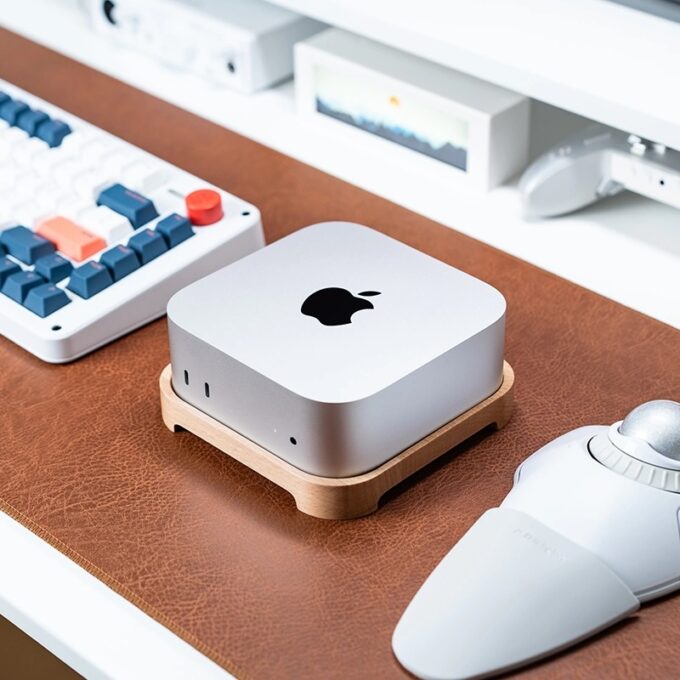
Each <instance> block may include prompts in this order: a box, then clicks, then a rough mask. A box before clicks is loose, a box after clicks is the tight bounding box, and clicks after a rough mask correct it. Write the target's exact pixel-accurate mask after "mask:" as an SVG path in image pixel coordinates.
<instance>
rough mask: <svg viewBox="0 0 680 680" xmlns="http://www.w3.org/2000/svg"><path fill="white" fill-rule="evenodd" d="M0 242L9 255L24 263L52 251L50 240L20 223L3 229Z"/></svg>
mask: <svg viewBox="0 0 680 680" xmlns="http://www.w3.org/2000/svg"><path fill="white" fill-rule="evenodd" d="M0 243H2V245H4V246H5V248H7V252H8V253H9V254H10V255H12V256H13V257H16V258H17V260H21V261H22V262H25V263H26V264H33V263H34V262H35V261H36V260H37V259H38V258H39V257H44V256H45V255H51V254H52V253H53V252H54V244H52V242H50V241H48V240H47V239H46V238H43V237H42V236H39V235H38V234H34V233H33V232H32V231H31V230H30V229H26V227H22V226H21V225H19V226H17V227H12V228H11V229H5V231H3V232H2V233H1V234H0Z"/></svg>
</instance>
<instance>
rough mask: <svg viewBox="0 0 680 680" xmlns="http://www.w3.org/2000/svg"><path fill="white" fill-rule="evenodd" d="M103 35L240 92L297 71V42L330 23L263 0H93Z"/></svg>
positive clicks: (92, 12)
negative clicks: (295, 68) (294, 69)
mask: <svg viewBox="0 0 680 680" xmlns="http://www.w3.org/2000/svg"><path fill="white" fill-rule="evenodd" d="M87 2H88V8H89V13H90V16H91V18H92V25H93V26H94V28H95V30H97V31H98V32H99V33H101V34H102V35H106V36H109V37H111V38H113V39H115V40H117V41H118V42H119V43H120V44H122V45H125V46H126V47H130V48H134V49H136V50H139V51H142V52H145V53H146V54H149V55H151V56H153V57H154V58H156V59H158V60H159V61H162V62H164V63H167V64H170V65H172V66H174V67H176V68H181V69H183V70H185V71H188V72H191V73H194V74H196V75H198V76H201V77H203V78H207V79H208V80H211V81H213V82H215V83H218V84H220V85H225V86H228V87H230V88H233V89H235V90H240V91H241V92H254V91H256V90H261V89H263V88H266V87H269V86H270V85H273V84H275V83H277V82H279V81H281V80H285V79H286V78H290V76H291V75H292V74H293V45H294V44H295V43H296V42H297V41H298V40H303V39H304V38H307V37H309V36H310V35H313V34H314V33H316V32H318V31H320V30H322V29H323V28H325V24H322V23H320V22H318V21H315V20H314V19H309V18H307V17H304V16H301V15H300V14H296V13H295V12H291V11H290V10H287V9H284V8H283V7H278V6H276V5H272V4H270V3H269V2H265V1H264V0H87Z"/></svg>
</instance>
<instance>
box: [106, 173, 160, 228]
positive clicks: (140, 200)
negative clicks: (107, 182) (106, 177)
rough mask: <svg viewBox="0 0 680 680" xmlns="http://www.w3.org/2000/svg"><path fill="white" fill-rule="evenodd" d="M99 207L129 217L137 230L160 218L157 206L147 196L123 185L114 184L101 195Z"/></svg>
mask: <svg viewBox="0 0 680 680" xmlns="http://www.w3.org/2000/svg"><path fill="white" fill-rule="evenodd" d="M97 205H105V206H106V207H107V208H111V210H115V211H116V212H117V213H119V214H121V215H123V216H124V217H127V218H128V220H130V222H131V223H132V226H133V227H134V228H135V229H139V227H143V226H144V225H145V224H146V223H147V222H151V220H153V219H154V218H156V217H158V212H157V211H156V206H155V205H154V204H153V203H152V202H151V201H150V200H149V199H148V198H146V197H145V196H142V195H141V194H138V193H137V192H136V191H132V189H128V188H127V187H124V186H123V185H122V184H114V185H113V186H110V187H109V188H108V189H104V191H102V192H101V193H100V194H99V198H98V199H97Z"/></svg>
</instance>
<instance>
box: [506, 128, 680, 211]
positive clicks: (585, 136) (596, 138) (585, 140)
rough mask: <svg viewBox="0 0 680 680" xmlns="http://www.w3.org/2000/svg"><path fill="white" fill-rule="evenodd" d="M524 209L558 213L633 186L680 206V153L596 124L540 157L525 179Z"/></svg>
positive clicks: (677, 206) (651, 196) (647, 194)
mask: <svg viewBox="0 0 680 680" xmlns="http://www.w3.org/2000/svg"><path fill="white" fill-rule="evenodd" d="M519 188H520V192H521V195H522V200H523V204H524V211H525V213H526V214H527V215H529V216H535V217H554V216H556V215H564V214H566V213H570V212H573V211H574V210H579V209H580V208H583V207H585V206H587V205H590V204H591V203H594V202H595V201H598V200H600V199H601V198H605V197H606V196H613V195H614V194H617V193H619V192H620V191H623V190H624V189H628V190H629V191H634V192H635V193H638V194H641V195H643V196H647V197H648V198H653V199H654V200H656V201H661V202H663V203H667V204H668V205H671V206H673V207H675V208H680V153H679V152H677V151H674V150H672V149H667V148H666V147H665V146H664V145H663V144H656V143H653V142H649V141H647V140H643V139H641V138H640V137H637V136H636V135H628V134H626V133H625V132H620V131H619V130H614V129H613V128H608V127H605V126H604V125H595V126H592V127H590V128H588V129H587V130H585V131H583V132H579V133H577V134H575V135H573V136H572V137H570V138H569V139H566V140H565V141H563V142H562V143H561V144H560V145H559V146H557V147H555V148H554V149H552V150H551V151H549V152H547V153H546V154H544V155H543V156H541V157H539V158H538V159H536V160H535V161H534V162H533V163H532V164H531V165H530V166H529V167H528V168H527V169H526V171H525V172H524V174H523V175H522V179H521V181H520V185H519Z"/></svg>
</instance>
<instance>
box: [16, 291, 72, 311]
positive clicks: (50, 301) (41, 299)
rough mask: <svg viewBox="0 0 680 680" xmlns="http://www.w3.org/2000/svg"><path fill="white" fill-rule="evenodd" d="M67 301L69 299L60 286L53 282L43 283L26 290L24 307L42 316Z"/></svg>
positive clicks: (60, 306) (62, 305)
mask: <svg viewBox="0 0 680 680" xmlns="http://www.w3.org/2000/svg"><path fill="white" fill-rule="evenodd" d="M69 302H71V300H69V297H68V295H66V293H64V291H63V290H62V289H61V288H57V287H56V286H55V285H54V284H53V283H44V284H43V285H42V286H36V287H35V288H31V289H30V290H29V291H28V295H27V296H26V299H25V300H24V307H26V309H30V310H31V311H32V312H33V313H34V314H37V315H38V316H42V317H43V318H44V317H46V316H49V315H50V314H54V312H56V311H57V310H58V309H61V308H62V307H65V306H66V305H67V304H68V303H69Z"/></svg>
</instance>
